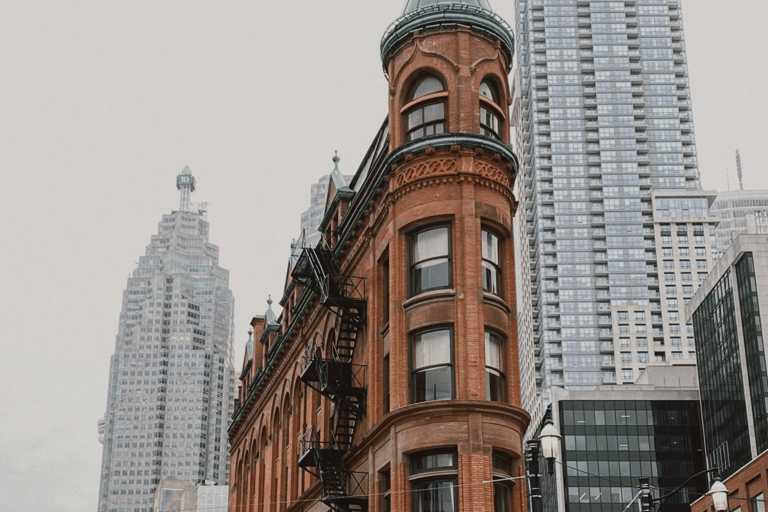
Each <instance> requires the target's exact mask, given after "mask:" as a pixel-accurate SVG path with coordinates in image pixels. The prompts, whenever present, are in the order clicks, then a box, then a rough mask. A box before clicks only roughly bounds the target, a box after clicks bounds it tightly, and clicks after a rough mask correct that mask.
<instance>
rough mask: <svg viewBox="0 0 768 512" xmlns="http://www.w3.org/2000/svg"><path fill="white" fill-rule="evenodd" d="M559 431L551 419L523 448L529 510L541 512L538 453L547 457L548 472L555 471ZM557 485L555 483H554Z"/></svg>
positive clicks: (551, 473)
mask: <svg viewBox="0 0 768 512" xmlns="http://www.w3.org/2000/svg"><path fill="white" fill-rule="evenodd" d="M560 439H561V438H560V433H559V432H558V431H557V428H555V424H554V423H553V422H552V420H551V419H548V420H547V421H546V422H545V423H544V428H543V429H541V433H540V434H539V438H538V439H532V440H529V441H528V443H527V445H528V446H527V447H526V450H525V459H526V466H527V469H528V485H529V489H530V499H531V510H532V512H541V508H542V497H541V475H540V474H539V453H541V455H543V456H544V458H545V459H547V463H548V470H549V471H548V472H549V474H550V475H553V474H554V473H555V460H556V459H558V458H559V457H560ZM555 485H557V484H555Z"/></svg>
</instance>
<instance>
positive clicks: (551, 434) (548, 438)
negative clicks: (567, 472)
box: [539, 420, 562, 475]
mask: <svg viewBox="0 0 768 512" xmlns="http://www.w3.org/2000/svg"><path fill="white" fill-rule="evenodd" d="M560 439H562V438H561V437H560V432H558V431H557V429H556V428H555V424H554V423H553V422H552V420H547V422H546V423H545V424H544V428H543V429H541V434H540V435H539V444H540V445H541V454H542V455H543V456H544V458H545V459H547V467H548V470H549V474H550V475H553V474H554V473H555V460H556V459H559V458H560Z"/></svg>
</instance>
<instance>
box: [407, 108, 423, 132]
mask: <svg viewBox="0 0 768 512" xmlns="http://www.w3.org/2000/svg"><path fill="white" fill-rule="evenodd" d="M423 112H424V111H423V110H422V109H420V108H419V109H416V110H414V111H413V112H411V113H410V114H408V129H409V130H410V129H411V128H413V127H415V126H419V125H420V124H421V123H422V121H423V119H424V118H423V116H422V113H423Z"/></svg>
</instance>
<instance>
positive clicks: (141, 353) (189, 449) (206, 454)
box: [98, 168, 235, 512]
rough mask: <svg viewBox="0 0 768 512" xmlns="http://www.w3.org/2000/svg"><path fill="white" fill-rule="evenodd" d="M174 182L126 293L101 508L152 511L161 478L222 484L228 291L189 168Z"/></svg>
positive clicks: (106, 426)
mask: <svg viewBox="0 0 768 512" xmlns="http://www.w3.org/2000/svg"><path fill="white" fill-rule="evenodd" d="M177 186H178V188H179V191H180V193H181V203H180V204H181V208H180V210H179V211H175V212H173V213H171V214H168V215H163V220H162V221H161V222H160V225H159V227H158V232H157V234H156V235H153V236H152V241H151V243H150V244H149V245H148V246H147V249H146V252H145V254H144V256H141V257H140V258H139V263H138V267H137V268H136V269H135V270H133V271H132V272H131V274H130V276H129V277H128V286H127V288H126V290H125V292H123V307H122V311H121V312H120V323H119V325H118V334H117V339H116V340H115V353H114V355H113V356H112V358H111V362H110V373H109V392H108V397H107V408H106V413H105V415H104V417H103V418H102V419H101V420H100V421H99V434H100V437H99V441H101V442H102V444H103V445H104V448H103V456H102V463H101V485H100V488H99V506H98V510H99V512H127V511H130V512H151V511H152V507H153V502H154V498H155V495H154V493H155V491H156V489H157V486H158V484H159V483H160V480H161V479H162V478H164V477H176V478H178V479H180V480H188V481H193V482H203V481H206V480H208V481H213V482H216V483H218V484H219V485H228V483H229V443H228V441H227V428H228V426H229V419H230V416H231V414H232V408H233V400H234V379H235V376H234V367H233V343H232V321H233V311H234V299H233V297H232V292H231V291H230V290H229V272H228V271H227V270H224V269H223V268H221V267H220V266H219V248H218V247H217V246H215V245H213V244H211V243H209V242H208V221H207V220H206V218H205V214H204V213H203V211H204V210H203V209H202V208H197V211H195V212H193V211H192V210H193V208H192V203H190V193H191V192H192V191H194V177H193V176H192V173H191V172H190V171H189V168H185V169H184V171H183V172H182V173H181V174H179V176H178V179H177Z"/></svg>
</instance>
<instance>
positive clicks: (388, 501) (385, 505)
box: [379, 469, 392, 512]
mask: <svg viewBox="0 0 768 512" xmlns="http://www.w3.org/2000/svg"><path fill="white" fill-rule="evenodd" d="M379 494H380V495H381V507H379V508H380V509H381V510H382V512H390V511H391V510H392V498H391V496H392V478H391V474H390V472H389V469H387V470H385V471H379Z"/></svg>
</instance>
